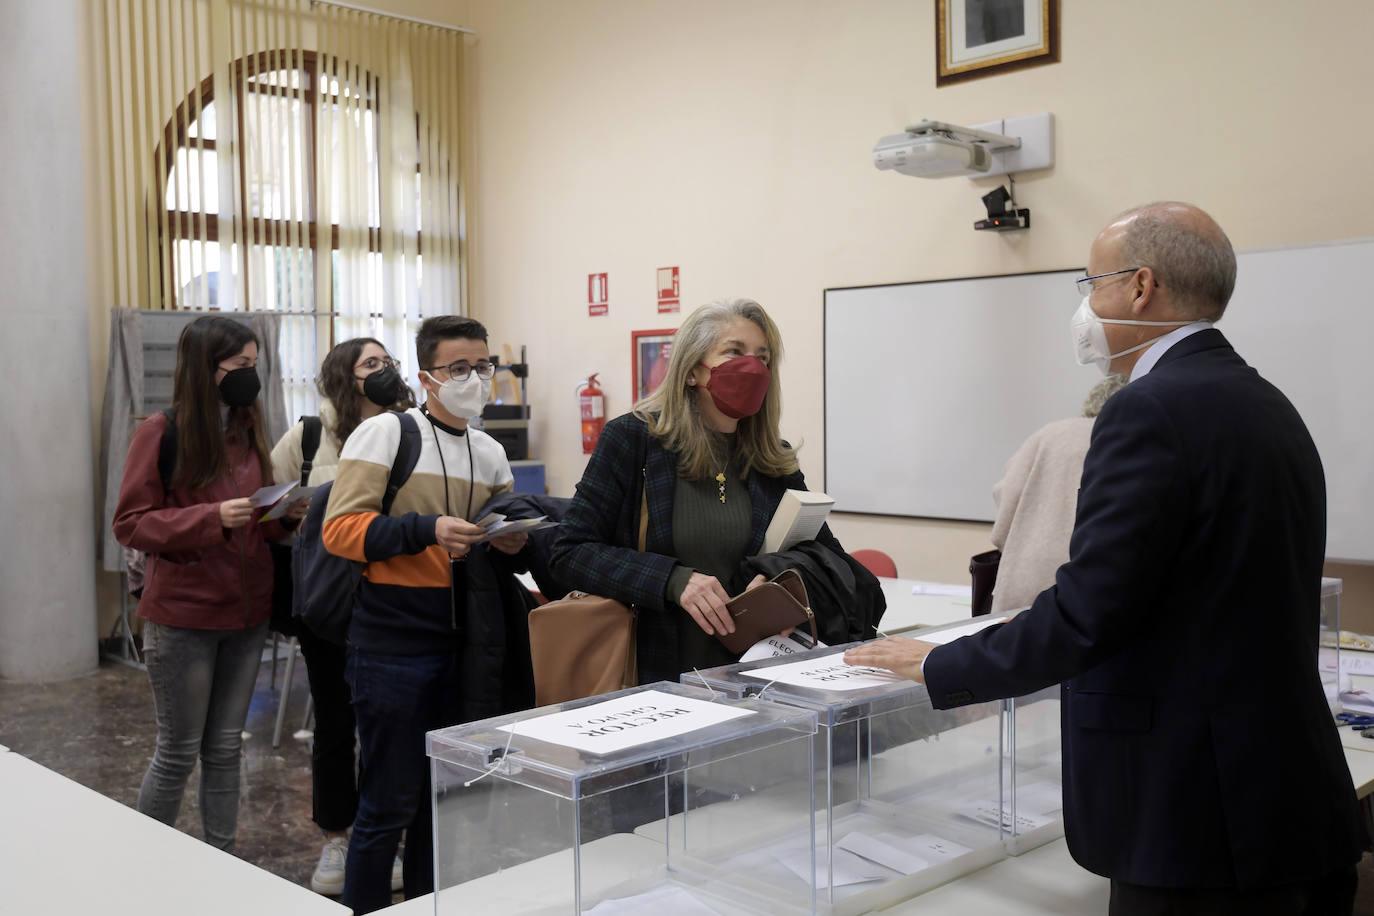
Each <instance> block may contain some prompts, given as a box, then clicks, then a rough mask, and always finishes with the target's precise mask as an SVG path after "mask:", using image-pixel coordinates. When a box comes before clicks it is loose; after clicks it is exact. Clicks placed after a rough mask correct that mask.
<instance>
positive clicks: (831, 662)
mask: <svg viewBox="0 0 1374 916" xmlns="http://www.w3.org/2000/svg"><path fill="white" fill-rule="evenodd" d="M845 648H846V647H843V646H841V647H833V648H826V649H818V650H815V651H812V652H809V653H807V654H806V655H804V656H801V657H798V656H786V657H782V658H775V659H767V660H762V661H753V662H741V663H738V664H734V665H726V666H723V667H720V668H712V669H708V670H706V671H700V672H692V673H689V674H684V675H683V676H682V678H683V682H684V683H688V684H701V685H704V686H707V687H709V688H710V689H712V690H714V691H716V692H717V693H718V694H719V695H721V696H731V697H749V696H762V697H763V698H766V699H770V700H772V701H773V702H774V703H777V704H779V705H784V706H793V707H796V708H798V709H807V710H811V711H813V712H815V713H816V715H817V724H818V726H819V730H818V731H817V733H816V740H815V784H816V806H817V813H816V833H815V842H816V873H815V891H816V896H817V899H818V909H819V911H821V912H825V913H832V914H850V913H862V912H866V911H869V910H872V909H878V908H882V907H886V906H890V905H891V904H893V903H896V902H898V901H901V900H904V899H907V898H909V897H912V896H915V895H916V894H920V893H922V892H924V891H926V890H928V889H930V888H932V887H935V886H936V885H939V884H943V883H945V882H947V881H949V880H951V879H953V878H956V877H958V876H960V875H963V874H966V873H968V872H970V871H973V870H975V869H978V868H981V867H983V866H985V865H988V864H990V863H992V862H995V861H997V860H998V859H1000V858H1002V857H1003V856H1004V855H1005V848H1004V845H1003V836H1004V830H1003V828H1002V825H1001V822H1000V819H999V817H998V812H999V806H1000V803H1001V797H1002V796H1001V774H1002V758H1003V745H1002V735H1003V732H1002V729H1003V725H1002V710H1003V705H1002V703H1000V702H990V703H979V704H973V705H970V706H965V707H961V708H959V709H952V710H938V709H935V708H934V707H933V706H932V705H931V702H930V695H929V694H928V693H927V692H926V689H925V687H923V686H921V685H919V684H916V683H914V682H913V681H908V680H903V679H900V678H898V677H897V676H896V675H894V674H892V673H891V672H889V671H884V670H882V669H878V668H864V667H854V666H849V665H846V664H844V662H843V659H842V657H841V656H842V653H843V651H844V649H845ZM753 778H754V774H745V773H738V774H736V780H737V782H738V783H739V784H741V785H743V784H750V781H751V779H753ZM771 778H772V779H774V780H776V781H778V782H779V783H782V784H787V783H789V782H790V783H800V782H804V781H805V780H806V778H807V776H806V772H805V770H804V769H803V770H799V771H792V772H782V771H779V772H774V773H773V774H771ZM770 814H771V812H770V811H769V810H767V809H766V808H762V807H761V808H759V809H758V810H757V812H756V813H754V814H753V818H752V819H753V820H754V822H755V823H758V824H764V823H766V822H767V821H768V818H769V816H770ZM682 826H683V828H684V830H683V831H682V833H681V834H679V831H678V830H677V827H676V825H674V827H673V829H672V830H670V832H669V837H668V842H669V844H670V845H673V844H680V845H681V846H682V847H683V848H684V850H685V851H686V852H688V853H690V852H691V851H692V849H693V839H694V837H693V835H692V826H693V825H692V824H691V822H690V820H689V821H686V822H684V823H683V825H682ZM789 829H794V828H792V827H790V826H786V825H781V824H779V825H777V828H776V829H775V830H774V837H775V838H774V840H773V841H772V842H771V843H769V844H766V845H765V846H764V847H763V848H762V849H760V850H759V851H758V852H757V853H756V854H755V856H754V862H755V865H756V867H757V869H758V871H759V873H760V874H775V873H776V871H777V865H776V862H777V860H778V859H779V855H778V854H777V851H778V850H785V849H786V848H787V847H788V845H789V844H791V843H795V842H797V840H798V839H802V838H798V837H796V836H794V835H791V834H789V833H788V832H787V831H788V830H789ZM776 883H778V884H782V883H783V882H781V881H778V882H776ZM794 890H795V891H796V893H798V894H800V895H804V894H805V893H807V892H808V889H806V888H805V887H804V886H798V887H794Z"/></svg>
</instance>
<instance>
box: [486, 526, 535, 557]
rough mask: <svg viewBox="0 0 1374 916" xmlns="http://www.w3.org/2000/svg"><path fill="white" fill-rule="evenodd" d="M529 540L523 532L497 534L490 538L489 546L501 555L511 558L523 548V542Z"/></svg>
mask: <svg viewBox="0 0 1374 916" xmlns="http://www.w3.org/2000/svg"><path fill="white" fill-rule="evenodd" d="M529 539H530V536H529V535H528V534H526V533H525V532H523V531H511V532H509V533H507V534H498V535H497V536H496V537H494V538H492V539H491V546H493V547H495V548H496V549H497V550H499V551H501V552H502V553H508V554H511V555H512V556H513V555H515V554H517V553H519V552H520V551H521V550H522V549H523V548H524V546H525V542H526V541H528V540H529Z"/></svg>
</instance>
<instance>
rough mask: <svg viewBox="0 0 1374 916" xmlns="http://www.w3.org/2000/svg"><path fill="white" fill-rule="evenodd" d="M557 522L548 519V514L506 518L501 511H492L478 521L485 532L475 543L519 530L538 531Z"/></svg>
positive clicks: (478, 525)
mask: <svg viewBox="0 0 1374 916" xmlns="http://www.w3.org/2000/svg"><path fill="white" fill-rule="evenodd" d="M557 524H558V523H557V522H551V521H549V520H548V516H545V515H541V516H539V517H538V518H514V519H511V518H506V517H505V516H504V515H502V514H500V513H499V512H492V513H490V514H489V515H486V516H484V517H483V518H482V519H481V521H479V522H478V523H477V527H479V528H481V529H483V530H484V531H485V533H484V534H483V535H482V536H481V537H480V538H478V539H477V540H476V541H474V542H473V543H476V544H480V543H482V542H483V541H489V540H491V539H492V538H494V537H500V536H501V535H503V534H515V533H516V532H519V531H538V530H539V529H541V528H552V527H553V526H554V525H557Z"/></svg>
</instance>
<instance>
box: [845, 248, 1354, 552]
mask: <svg viewBox="0 0 1374 916" xmlns="http://www.w3.org/2000/svg"><path fill="white" fill-rule="evenodd" d="M1237 266H1238V273H1237V280H1236V291H1235V294H1234V295H1233V296H1232V297H1231V303H1230V305H1229V306H1228V308H1227V311H1226V314H1225V315H1224V316H1223V317H1222V319H1221V321H1220V323H1219V324H1218V328H1219V329H1220V330H1221V332H1222V333H1223V334H1225V335H1226V337H1227V339H1228V340H1230V342H1231V343H1232V344H1233V345H1234V346H1235V348H1236V350H1237V351H1238V352H1239V353H1240V355H1241V356H1242V357H1243V358H1244V359H1245V360H1246V361H1247V362H1249V363H1250V365H1252V366H1254V367H1255V368H1256V369H1257V370H1258V371H1259V372H1260V374H1261V375H1263V376H1264V377H1265V378H1267V379H1268V380H1269V381H1271V382H1272V383H1274V384H1275V385H1277V386H1278V388H1279V389H1280V390H1282V391H1283V392H1284V393H1285V394H1286V395H1287V396H1288V397H1289V399H1290V400H1292V402H1293V404H1294V405H1295V406H1296V407H1297V409H1298V412H1299V413H1300V414H1301V415H1302V417H1303V420H1304V421H1305V422H1306V423H1307V426H1308V429H1309V430H1310V431H1311V433H1312V438H1313V439H1314V440H1315V441H1316V443H1317V448H1318V450H1319V451H1320V453H1321V457H1322V462H1323V464H1324V465H1325V468H1326V484H1327V545H1326V546H1327V551H1326V552H1327V556H1328V557H1330V558H1332V559H1334V560H1346V561H1354V562H1374V370H1371V369H1369V368H1367V366H1369V365H1370V364H1371V363H1374V240H1356V241H1349V242H1340V243H1335V244H1329V245H1317V246H1311V247H1305V248H1285V249H1271V250H1256V251H1246V252H1240V253H1239V254H1238V256H1237ZM1081 275H1082V272H1081V271H1078V270H1065V271H1050V272H1045V273H1033V274H1013V275H1007V276H999V277H976V278H969V279H959V280H936V281H929V282H923V283H902V284H893V285H887V286H865V287H849V288H843V289H828V290H826V291H825V304H824V326H825V489H826V492H827V493H829V494H830V496H832V497H834V499H835V510H836V511H839V512H858V513H869V514H876V515H898V516H909V517H923V518H945V519H965V520H972V521H992V518H993V514H994V511H995V508H996V507H995V506H994V505H993V502H992V486H993V484H994V483H996V482H997V480H998V479H999V478H1000V477H1001V476H1002V468H1003V465H1004V464H1005V463H1006V461H1007V459H1008V458H1010V457H1011V455H1012V453H1013V452H1015V451H1016V449H1017V448H1018V447H1019V446H1020V444H1021V443H1022V441H1024V440H1025V438H1026V437H1027V436H1029V435H1030V434H1031V433H1032V432H1034V431H1035V430H1036V429H1038V428H1039V427H1041V426H1043V425H1044V424H1046V423H1048V422H1050V421H1052V420H1058V419H1061V418H1064V417H1071V416H1077V415H1078V413H1079V411H1080V408H1081V406H1082V403H1083V399H1084V397H1085V396H1086V395H1087V393H1088V390H1089V389H1090V388H1092V386H1093V385H1094V384H1096V383H1097V381H1099V380H1100V379H1101V375H1100V373H1099V372H1098V371H1097V369H1096V368H1094V367H1092V366H1079V365H1078V364H1077V363H1076V362H1075V361H1074V355H1073V349H1072V347H1071V345H1070V342H1069V330H1068V328H1069V318H1070V316H1071V315H1072V314H1073V311H1074V309H1075V308H1076V307H1077V305H1078V299H1079V297H1078V295H1077V293H1076V292H1075V291H1074V287H1073V281H1074V279H1075V278H1076V277H1079V276H1081Z"/></svg>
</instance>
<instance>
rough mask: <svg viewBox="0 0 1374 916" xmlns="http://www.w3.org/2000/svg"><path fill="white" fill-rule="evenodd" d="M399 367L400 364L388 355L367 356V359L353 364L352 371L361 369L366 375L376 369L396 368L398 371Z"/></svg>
mask: <svg viewBox="0 0 1374 916" xmlns="http://www.w3.org/2000/svg"><path fill="white" fill-rule="evenodd" d="M400 368H401V366H400V364H399V363H398V362H396V360H394V359H392V358H391V357H390V356H369V357H368V358H367V359H365V360H363V361H362V362H360V363H358V365H356V366H354V367H353V371H355V372H356V371H358V370H359V369H362V370H363V371H364V372H366V373H367V374H368V375H371V374H372V373H374V372H376V371H377V370H378V369H396V370H397V371H399V370H400Z"/></svg>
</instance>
